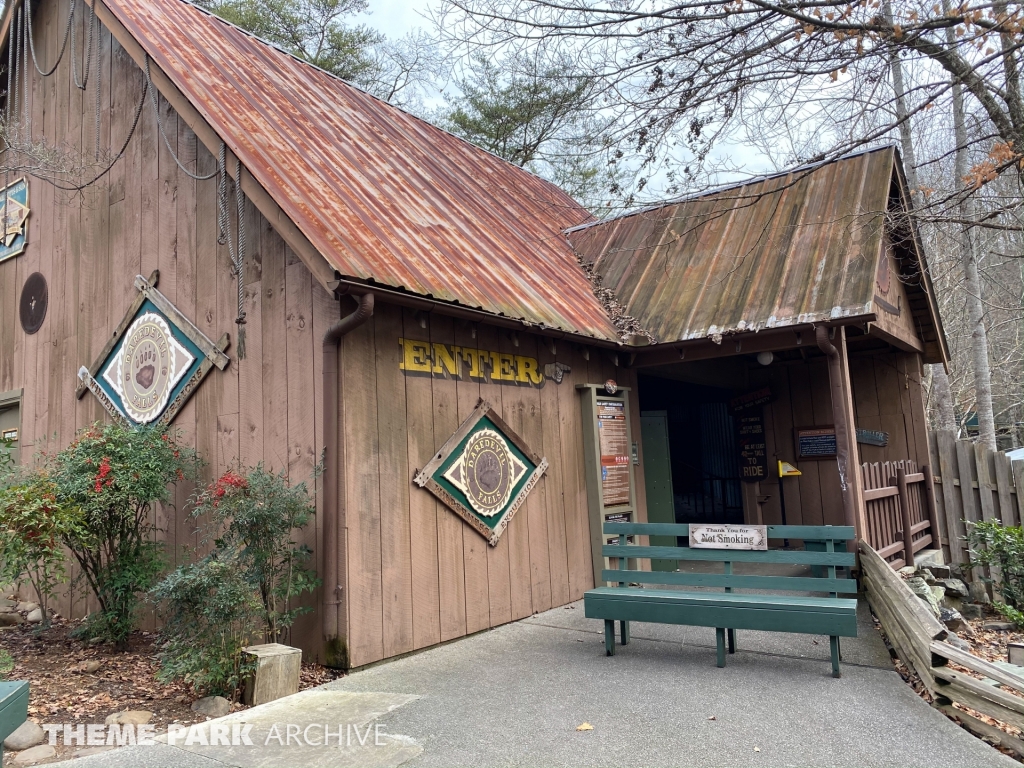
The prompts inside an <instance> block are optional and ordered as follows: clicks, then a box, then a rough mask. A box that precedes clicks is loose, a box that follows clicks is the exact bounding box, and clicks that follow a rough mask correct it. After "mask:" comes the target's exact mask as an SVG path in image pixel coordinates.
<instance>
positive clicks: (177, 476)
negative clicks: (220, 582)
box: [50, 423, 200, 649]
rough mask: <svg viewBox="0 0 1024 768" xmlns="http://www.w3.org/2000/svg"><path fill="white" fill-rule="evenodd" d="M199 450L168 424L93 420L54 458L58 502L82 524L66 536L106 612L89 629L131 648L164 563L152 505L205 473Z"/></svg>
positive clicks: (92, 620) (83, 575)
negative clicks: (144, 599)
mask: <svg viewBox="0 0 1024 768" xmlns="http://www.w3.org/2000/svg"><path fill="white" fill-rule="evenodd" d="M199 466H200V462H199V459H198V458H197V456H196V454H195V451H193V450H192V449H190V448H187V447H185V446H182V445H180V444H179V443H178V442H177V437H176V435H175V434H174V433H172V432H168V431H167V430H166V429H165V428H163V427H156V426H141V427H129V426H127V425H124V424H119V423H111V424H102V425H101V424H94V425H93V426H91V427H89V428H88V429H86V430H84V431H83V432H81V433H80V434H79V436H78V437H77V438H76V439H75V441H74V442H72V443H71V445H69V446H68V447H67V448H65V449H64V450H63V451H61V452H60V453H58V454H57V455H56V456H54V457H53V459H52V462H51V472H50V477H51V480H52V483H53V485H54V488H55V491H56V497H57V500H58V502H59V503H60V504H61V505H63V506H65V507H66V508H68V509H74V510H76V514H77V519H78V524H77V525H76V526H75V527H74V528H73V529H72V530H69V531H68V532H66V533H65V534H63V535H62V540H63V543H64V544H65V545H66V546H67V547H68V548H69V549H70V550H71V553H72V554H73V555H74V557H75V560H76V561H77V562H78V564H79V566H81V576H80V578H82V579H83V580H84V581H85V582H86V583H87V584H88V585H89V587H90V589H91V590H92V591H93V593H94V594H95V595H96V600H97V602H98V603H99V606H100V610H99V612H98V613H97V614H93V615H92V616H91V617H90V622H89V624H88V625H87V633H88V634H90V635H91V636H94V637H101V638H103V639H105V640H109V641H112V642H114V643H115V644H116V645H117V647H119V648H121V649H125V648H127V641H128V636H129V635H130V634H131V632H132V630H133V629H135V623H136V609H137V607H138V605H139V602H140V597H141V595H142V593H144V592H146V591H148V590H149V589H150V588H151V587H152V586H153V584H154V583H155V582H156V579H157V577H158V576H159V575H160V572H161V571H162V570H163V567H164V557H163V545H162V543H161V542H159V541H156V540H155V536H154V535H153V534H154V533H156V531H157V528H156V525H155V523H154V520H153V515H152V511H153V505H154V504H158V503H162V504H167V503H170V502H171V500H172V498H173V496H172V491H171V488H172V486H173V484H174V483H175V482H177V481H179V480H195V479H198V477H199Z"/></svg>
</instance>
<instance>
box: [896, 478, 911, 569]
mask: <svg viewBox="0 0 1024 768" xmlns="http://www.w3.org/2000/svg"><path fill="white" fill-rule="evenodd" d="M896 487H897V488H899V492H900V493H899V499H900V521H901V524H902V525H903V562H904V563H906V564H907V565H910V566H913V565H914V534H913V533H912V532H911V522H910V494H909V493H907V471H906V470H905V469H904V468H903V467H897V468H896Z"/></svg>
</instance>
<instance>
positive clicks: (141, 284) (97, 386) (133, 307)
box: [75, 270, 230, 425]
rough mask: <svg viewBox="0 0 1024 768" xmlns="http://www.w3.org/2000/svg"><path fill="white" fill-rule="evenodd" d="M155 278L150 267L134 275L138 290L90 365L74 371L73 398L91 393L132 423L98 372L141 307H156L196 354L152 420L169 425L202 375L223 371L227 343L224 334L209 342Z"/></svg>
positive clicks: (101, 402) (117, 416)
mask: <svg viewBox="0 0 1024 768" xmlns="http://www.w3.org/2000/svg"><path fill="white" fill-rule="evenodd" d="M159 279H160V271H159V270H154V271H153V273H152V274H151V275H150V276H149V279H148V280H147V279H146V278H144V277H143V276H142V275H136V276H135V289H136V290H137V291H138V292H139V293H138V295H137V296H136V297H135V299H134V300H133V301H132V303H131V304H130V305H129V307H128V310H127V311H126V312H125V314H124V317H123V318H122V320H121V322H120V323H119V324H118V326H117V328H116V329H115V330H114V332H113V333H112V334H111V336H110V338H109V339H107V343H106V344H105V345H104V346H103V349H102V350H101V351H100V353H99V355H98V356H97V357H96V359H95V361H94V362H93V364H92V365H91V366H89V367H88V368H86V367H85V366H82V368H81V369H79V371H78V380H79V383H78V387H77V388H76V390H75V397H76V398H78V399H81V398H82V396H83V395H84V394H85V393H86V391H89V392H92V393H93V395H95V396H96V399H97V400H99V401H100V404H101V405H102V406H103V407H104V409H106V411H107V412H108V413H109V414H110V415H111V416H113V417H114V418H115V419H117V420H118V421H121V422H123V423H126V424H134V423H135V422H134V421H132V420H131V419H129V418H128V417H127V416H126V415H125V414H124V412H123V411H122V410H121V409H120V408H119V407H118V406H117V404H116V403H115V402H114V397H113V393H112V392H111V391H109V387H108V386H105V384H104V383H101V381H100V379H101V372H102V370H103V367H104V365H105V364H106V362H107V361H108V359H109V358H110V355H111V353H112V352H113V351H114V350H115V349H116V348H117V346H118V345H119V344H120V342H121V339H122V337H123V336H124V334H125V333H126V332H127V330H128V328H130V327H131V325H132V323H133V322H134V321H135V319H136V318H137V317H138V315H139V313H140V311H142V310H143V309H144V308H149V309H150V310H156V311H157V312H158V313H159V314H160V315H162V316H163V317H164V318H165V319H166V320H167V321H168V323H169V324H170V325H171V326H173V327H174V328H175V329H176V330H177V331H179V332H180V333H181V334H182V335H183V336H184V339H185V342H186V346H187V347H190V351H191V352H193V354H196V353H198V354H196V357H197V360H198V365H196V364H195V363H193V365H192V367H191V369H190V373H189V374H188V375H186V376H185V377H183V378H182V380H181V381H179V382H178V384H177V385H176V387H175V389H174V392H173V393H172V394H171V398H170V401H169V402H168V404H167V407H166V408H165V409H164V412H163V413H162V414H160V417H159V418H158V419H156V420H155V422H154V423H156V424H161V425H166V424H170V423H171V422H172V421H173V420H174V417H175V416H177V415H178V412H179V411H180V410H181V409H182V407H183V406H184V405H185V403H186V402H188V399H189V397H191V396H192V393H193V392H195V390H196V388H197V387H198V386H199V384H200V383H201V382H202V380H203V379H204V378H205V377H206V375H207V374H208V373H209V372H210V371H211V370H212V369H213V368H214V367H216V368H217V369H218V370H221V371H222V370H224V369H225V368H226V367H227V365H228V362H229V361H230V360H229V358H228V356H227V355H226V354H224V352H225V350H226V349H227V348H228V346H229V344H230V337H229V336H228V334H226V333H225V334H224V335H223V336H221V337H220V339H219V340H218V341H217V342H216V343H214V342H212V341H210V340H209V339H208V338H207V337H206V335H205V334H204V333H203V332H202V331H200V330H199V329H198V328H197V327H196V326H195V325H193V324H192V322H191V321H190V320H189V319H188V318H186V317H185V316H184V315H183V314H181V312H179V311H178V308H177V307H175V306H174V305H173V304H171V302H170V300H169V299H168V298H167V297H166V296H164V295H163V294H162V293H160V291H158V290H157V289H156V285H157V281H158V280H159ZM179 341H181V340H179Z"/></svg>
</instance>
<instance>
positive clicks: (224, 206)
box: [217, 142, 245, 360]
mask: <svg viewBox="0 0 1024 768" xmlns="http://www.w3.org/2000/svg"><path fill="white" fill-rule="evenodd" d="M217 167H218V169H219V171H220V185H219V189H218V192H217V225H218V230H219V234H218V237H217V242H218V243H220V244H221V245H225V244H226V245H227V247H228V255H229V256H230V257H231V264H232V272H233V273H234V276H235V278H236V279H237V281H238V315H237V316H236V317H235V324H236V325H238V344H237V346H236V348H235V349H236V353H235V354H236V355H237V356H238V359H239V360H244V359H245V193H244V192H243V191H242V161H241V160H239V159H238V158H237V157H236V158H235V184H234V192H235V216H236V217H237V224H236V230H237V235H236V238H235V241H234V242H232V239H231V222H230V221H229V216H228V182H229V179H228V173H227V147H226V146H225V145H224V142H221V145H220V155H219V157H218V158H217Z"/></svg>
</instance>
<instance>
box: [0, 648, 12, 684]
mask: <svg viewBox="0 0 1024 768" xmlns="http://www.w3.org/2000/svg"><path fill="white" fill-rule="evenodd" d="M13 670H14V657H13V656H11V654H10V653H8V652H7V651H5V650H4V649H3V648H0V680H6V679H7V676H8V675H9V674H10V673H11V672H12V671H13Z"/></svg>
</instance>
